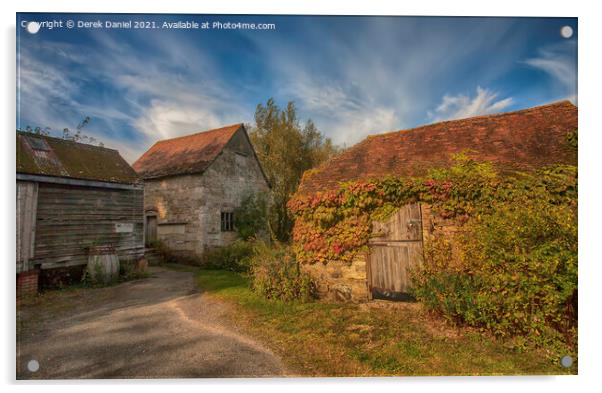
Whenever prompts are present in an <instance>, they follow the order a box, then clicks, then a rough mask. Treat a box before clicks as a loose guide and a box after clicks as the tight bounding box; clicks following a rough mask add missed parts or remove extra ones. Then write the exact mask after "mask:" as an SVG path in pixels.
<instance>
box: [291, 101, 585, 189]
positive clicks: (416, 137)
mask: <svg viewBox="0 0 602 393" xmlns="http://www.w3.org/2000/svg"><path fill="white" fill-rule="evenodd" d="M576 129H577V107H576V106H574V105H573V104H571V103H570V102H568V101H563V102H559V103H554V104H550V105H544V106H539V107H535V108H530V109H525V110H520V111H517V112H508V113H501V114H495V115H488V116H479V117H473V118H468V119H462V120H453V121H445V122H441V123H436V124H431V125H426V126H422V127H417V128H413V129H410V130H404V131H396V132H389V133H385V134H380V135H374V136H369V137H368V138H366V139H365V140H363V141H362V142H360V143H358V144H357V145H355V146H353V147H351V148H349V149H348V150H346V151H344V152H343V153H341V154H340V155H338V156H335V157H334V158H332V159H331V160H329V161H328V162H326V163H324V164H323V165H321V166H320V167H319V168H317V169H316V170H313V171H310V172H308V173H306V175H305V176H304V179H303V181H302V182H301V185H300V186H299V193H300V194H309V193H313V192H316V191H323V190H328V189H332V188H335V187H337V186H338V184H339V183H340V182H345V181H350V180H360V179H368V178H380V177H384V176H386V175H395V176H417V175H421V174H423V173H425V172H426V171H427V170H428V169H430V168H434V167H442V166H445V165H449V163H450V158H451V157H450V156H451V155H452V154H453V153H459V152H462V151H466V150H470V151H471V153H472V154H471V156H473V157H474V158H475V159H478V160H482V161H491V162H494V163H495V164H496V165H497V166H498V167H502V168H504V169H523V170H528V169H533V168H536V167H541V166H544V165H548V164H552V163H572V164H575V163H576V162H575V155H574V153H573V152H572V151H571V150H570V148H569V147H568V144H567V139H566V136H567V134H568V133H569V132H571V131H574V130H576Z"/></svg>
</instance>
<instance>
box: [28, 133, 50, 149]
mask: <svg viewBox="0 0 602 393" xmlns="http://www.w3.org/2000/svg"><path fill="white" fill-rule="evenodd" d="M27 140H28V141H29V146H31V148H32V149H33V150H38V151H50V146H48V143H47V142H46V141H45V140H44V139H42V138H36V137H33V136H29V137H28V138H27Z"/></svg>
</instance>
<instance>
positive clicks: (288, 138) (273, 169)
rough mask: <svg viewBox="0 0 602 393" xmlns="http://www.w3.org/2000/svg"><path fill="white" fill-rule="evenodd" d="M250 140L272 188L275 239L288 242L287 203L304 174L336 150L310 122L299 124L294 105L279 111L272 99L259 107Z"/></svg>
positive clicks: (291, 223)
mask: <svg viewBox="0 0 602 393" xmlns="http://www.w3.org/2000/svg"><path fill="white" fill-rule="evenodd" d="M250 138H251V141H252V142H253V146H254V148H255V151H256V152H257V155H258V157H259V160H260V161H261V164H262V166H263V169H264V171H265V173H266V176H267V178H268V181H269V182H270V185H271V190H272V191H271V194H272V195H271V199H272V203H271V209H270V214H269V223H270V228H271V231H272V236H274V237H275V238H276V239H277V240H280V241H288V240H289V239H290V234H291V230H292V226H293V219H292V217H291V216H290V214H289V213H288V211H287V208H286V204H287V202H288V200H289V199H290V197H291V196H292V195H293V194H294V193H295V191H296V190H297V187H298V186H299V183H300V181H301V176H302V175H303V172H305V171H306V170H308V169H311V168H313V167H315V166H317V165H319V164H320V163H322V162H324V161H325V160H327V159H328V158H330V157H331V156H332V155H333V154H335V153H336V152H337V148H336V147H335V146H334V145H333V144H332V141H331V140H330V139H329V138H326V137H325V136H324V135H323V134H322V133H321V132H320V131H319V130H318V129H317V127H316V125H315V124H314V123H313V122H312V121H311V120H307V122H306V123H305V125H304V126H301V125H300V122H299V119H298V118H297V109H296V107H295V104H294V103H293V102H289V103H288V104H287V106H286V108H285V109H280V108H279V107H278V106H277V105H276V103H275V102H274V100H273V99H272V98H270V99H269V100H268V101H267V103H266V104H265V105H263V104H259V105H257V109H256V111H255V126H254V127H252V128H251V132H250Z"/></svg>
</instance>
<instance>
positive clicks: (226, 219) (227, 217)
mask: <svg viewBox="0 0 602 393" xmlns="http://www.w3.org/2000/svg"><path fill="white" fill-rule="evenodd" d="M233 230H234V213H232V212H222V232H232V231H233Z"/></svg>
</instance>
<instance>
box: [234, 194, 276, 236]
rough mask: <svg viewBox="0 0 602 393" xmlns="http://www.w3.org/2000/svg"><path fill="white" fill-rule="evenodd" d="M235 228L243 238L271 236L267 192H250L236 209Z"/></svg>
mask: <svg viewBox="0 0 602 393" xmlns="http://www.w3.org/2000/svg"><path fill="white" fill-rule="evenodd" d="M234 228H235V229H236V232H237V233H238V235H239V236H240V237H241V239H243V240H250V239H253V238H262V239H266V240H267V239H268V238H269V224H268V201H267V197H266V195H265V194H260V193H249V194H247V195H246V196H245V197H244V198H243V199H242V202H241V203H240V206H239V207H238V208H236V209H235V210H234Z"/></svg>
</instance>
